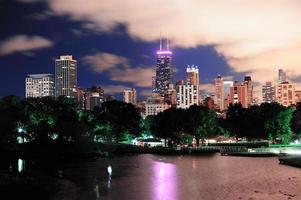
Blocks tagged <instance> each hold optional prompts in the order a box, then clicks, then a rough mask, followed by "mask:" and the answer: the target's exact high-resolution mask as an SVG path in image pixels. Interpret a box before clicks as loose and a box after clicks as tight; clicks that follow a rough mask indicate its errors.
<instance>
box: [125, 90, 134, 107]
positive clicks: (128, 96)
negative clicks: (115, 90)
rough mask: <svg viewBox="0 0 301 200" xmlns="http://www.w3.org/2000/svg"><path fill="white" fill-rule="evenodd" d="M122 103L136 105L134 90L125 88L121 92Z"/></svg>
mask: <svg viewBox="0 0 301 200" xmlns="http://www.w3.org/2000/svg"><path fill="white" fill-rule="evenodd" d="M123 101H124V102H126V103H131V104H133V105H135V106H136V105H137V93H136V90H135V89H134V88H127V89H124V90H123Z"/></svg>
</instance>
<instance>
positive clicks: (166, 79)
mask: <svg viewBox="0 0 301 200" xmlns="http://www.w3.org/2000/svg"><path fill="white" fill-rule="evenodd" d="M155 84H156V88H155V92H156V93H158V94H160V95H161V96H163V97H165V96H166V95H167V94H168V88H169V84H173V69H172V52H171V51H170V50H169V45H168V41H167V43H166V48H162V41H161V40H160V49H159V50H158V51H157V64H156V81H155Z"/></svg>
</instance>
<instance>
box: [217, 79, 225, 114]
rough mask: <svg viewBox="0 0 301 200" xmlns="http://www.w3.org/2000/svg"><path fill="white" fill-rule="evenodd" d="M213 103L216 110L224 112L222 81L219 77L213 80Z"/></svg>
mask: <svg viewBox="0 0 301 200" xmlns="http://www.w3.org/2000/svg"><path fill="white" fill-rule="evenodd" d="M215 103H216V106H217V109H219V110H224V80H223V78H222V77H221V75H218V76H217V77H216V78H215Z"/></svg>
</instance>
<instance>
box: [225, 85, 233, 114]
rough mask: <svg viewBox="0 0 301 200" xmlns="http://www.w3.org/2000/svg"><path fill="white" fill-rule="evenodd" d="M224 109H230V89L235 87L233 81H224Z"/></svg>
mask: <svg viewBox="0 0 301 200" xmlns="http://www.w3.org/2000/svg"><path fill="white" fill-rule="evenodd" d="M223 86H224V94H223V96H224V109H227V108H228V107H229V98H230V88H231V87H232V86H233V81H224V84H223Z"/></svg>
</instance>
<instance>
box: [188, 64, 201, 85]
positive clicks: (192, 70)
mask: <svg viewBox="0 0 301 200" xmlns="http://www.w3.org/2000/svg"><path fill="white" fill-rule="evenodd" d="M186 73H187V84H189V85H197V86H199V85H200V76H199V69H198V66H195V65H191V66H189V65H188V67H187V69H186Z"/></svg>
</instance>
